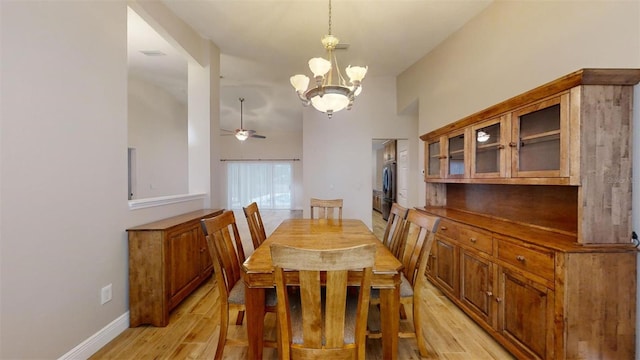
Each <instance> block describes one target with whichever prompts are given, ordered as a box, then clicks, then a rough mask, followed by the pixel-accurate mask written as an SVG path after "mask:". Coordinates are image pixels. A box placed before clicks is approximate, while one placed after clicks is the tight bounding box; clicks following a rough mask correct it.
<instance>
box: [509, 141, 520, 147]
mask: <svg viewBox="0 0 640 360" xmlns="http://www.w3.org/2000/svg"><path fill="white" fill-rule="evenodd" d="M509 146H510V147H516V146H518V143H515V142H513V141H512V142H510V143H509Z"/></svg>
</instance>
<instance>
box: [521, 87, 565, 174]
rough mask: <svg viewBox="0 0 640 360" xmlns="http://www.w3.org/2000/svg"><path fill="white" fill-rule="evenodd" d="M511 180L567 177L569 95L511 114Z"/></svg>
mask: <svg viewBox="0 0 640 360" xmlns="http://www.w3.org/2000/svg"><path fill="white" fill-rule="evenodd" d="M512 116H513V120H512V121H513V123H512V135H511V142H510V143H509V146H511V148H512V157H511V176H513V177H563V176H569V156H568V150H569V149H568V145H569V142H568V131H567V128H568V121H569V94H564V95H561V96H558V97H554V98H552V99H549V100H545V101H542V102H539V103H536V104H534V105H531V106H528V107H526V108H523V109H521V110H518V111H516V112H514V113H513V115H512Z"/></svg>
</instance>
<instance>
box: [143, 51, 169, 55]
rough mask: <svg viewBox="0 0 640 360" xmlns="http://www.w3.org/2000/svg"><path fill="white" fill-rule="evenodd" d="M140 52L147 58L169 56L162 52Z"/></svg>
mask: <svg viewBox="0 0 640 360" xmlns="http://www.w3.org/2000/svg"><path fill="white" fill-rule="evenodd" d="M140 52H141V53H143V54H145V55H147V56H166V55H167V54H165V53H163V52H162V51H160V50H140Z"/></svg>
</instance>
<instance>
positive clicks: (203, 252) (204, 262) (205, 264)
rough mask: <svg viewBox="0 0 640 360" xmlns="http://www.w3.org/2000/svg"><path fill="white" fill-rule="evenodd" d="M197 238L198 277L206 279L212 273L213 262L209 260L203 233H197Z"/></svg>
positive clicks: (209, 256) (209, 255)
mask: <svg viewBox="0 0 640 360" xmlns="http://www.w3.org/2000/svg"><path fill="white" fill-rule="evenodd" d="M197 236H198V238H199V239H200V276H201V277H207V276H209V275H211V274H212V273H213V260H212V259H211V254H210V253H209V248H208V245H207V239H206V238H205V236H204V233H203V232H202V231H198V235H197Z"/></svg>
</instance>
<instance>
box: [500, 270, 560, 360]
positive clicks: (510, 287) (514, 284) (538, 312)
mask: <svg viewBox="0 0 640 360" xmlns="http://www.w3.org/2000/svg"><path fill="white" fill-rule="evenodd" d="M499 274H500V275H499V277H500V281H499V284H500V285H499V286H500V290H499V296H498V297H497V298H496V301H497V302H498V304H499V307H498V329H497V330H498V332H500V333H501V334H502V335H503V336H504V337H505V338H506V339H508V340H509V341H511V342H512V343H513V344H514V345H516V346H517V347H518V348H519V349H521V350H522V351H523V352H525V353H528V354H529V355H531V357H532V358H534V359H552V358H553V304H554V293H553V291H552V290H550V289H548V288H546V287H545V286H543V285H541V284H538V283H535V282H532V281H530V280H528V279H525V278H524V277H522V276H521V275H518V274H516V273H514V272H511V271H509V270H508V269H505V268H500V273H499Z"/></svg>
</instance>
